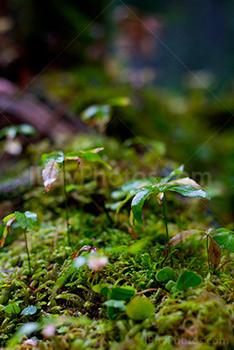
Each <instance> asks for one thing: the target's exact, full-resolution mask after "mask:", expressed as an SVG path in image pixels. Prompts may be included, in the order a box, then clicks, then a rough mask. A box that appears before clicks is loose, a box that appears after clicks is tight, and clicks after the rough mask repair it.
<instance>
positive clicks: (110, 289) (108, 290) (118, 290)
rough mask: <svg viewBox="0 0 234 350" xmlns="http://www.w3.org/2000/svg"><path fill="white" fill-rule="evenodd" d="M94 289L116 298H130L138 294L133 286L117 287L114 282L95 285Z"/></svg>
mask: <svg viewBox="0 0 234 350" xmlns="http://www.w3.org/2000/svg"><path fill="white" fill-rule="evenodd" d="M93 290H94V291H95V292H97V293H101V294H103V295H104V296H105V297H107V298H108V300H109V299H114V300H130V299H131V298H133V297H134V295H135V294H136V290H135V289H134V288H133V287H131V286H126V287H115V286H113V285H112V284H107V283H101V284H97V285H95V286H93Z"/></svg>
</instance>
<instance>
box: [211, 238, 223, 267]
mask: <svg viewBox="0 0 234 350" xmlns="http://www.w3.org/2000/svg"><path fill="white" fill-rule="evenodd" d="M209 239H210V244H209V256H210V262H211V265H212V266H213V267H214V268H215V269H216V267H218V266H219V263H220V259H221V248H220V246H219V245H218V243H217V242H216V241H215V240H214V239H213V238H212V237H210V236H209Z"/></svg>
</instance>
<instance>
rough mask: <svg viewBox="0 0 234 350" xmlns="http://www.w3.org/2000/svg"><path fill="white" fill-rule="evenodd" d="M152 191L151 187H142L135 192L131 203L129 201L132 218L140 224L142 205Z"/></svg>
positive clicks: (141, 222)
mask: <svg viewBox="0 0 234 350" xmlns="http://www.w3.org/2000/svg"><path fill="white" fill-rule="evenodd" d="M152 191H153V190H152V187H143V188H141V189H140V190H139V191H138V192H137V194H136V195H135V197H134V198H133V200H132V203H131V207H132V212H133V215H134V218H135V219H136V220H137V222H139V223H140V224H143V221H142V218H141V211H142V207H143V205H144V203H145V200H146V199H147V198H148V197H149V196H150V195H151V193H152Z"/></svg>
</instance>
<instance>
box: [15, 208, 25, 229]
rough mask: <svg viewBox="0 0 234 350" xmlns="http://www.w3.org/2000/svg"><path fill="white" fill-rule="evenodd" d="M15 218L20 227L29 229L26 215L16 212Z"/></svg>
mask: <svg viewBox="0 0 234 350" xmlns="http://www.w3.org/2000/svg"><path fill="white" fill-rule="evenodd" d="M15 218H16V221H17V222H18V224H19V225H20V227H22V228H26V227H27V219H26V216H25V214H24V213H20V212H19V211H15Z"/></svg>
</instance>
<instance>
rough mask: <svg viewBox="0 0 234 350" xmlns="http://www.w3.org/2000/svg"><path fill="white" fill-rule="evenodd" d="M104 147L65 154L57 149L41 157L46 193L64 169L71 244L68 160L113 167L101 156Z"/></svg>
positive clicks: (64, 186)
mask: <svg viewBox="0 0 234 350" xmlns="http://www.w3.org/2000/svg"><path fill="white" fill-rule="evenodd" d="M102 150H103V148H95V149H91V150H87V151H78V152H70V153H67V154H64V153H63V152H62V151H56V152H52V153H47V154H43V155H42V157H41V161H42V164H43V165H44V168H43V170H42V177H43V181H44V187H45V193H47V192H49V190H50V188H51V186H52V183H53V182H54V181H56V180H57V179H58V177H59V173H60V171H61V169H63V189H64V197H65V208H66V223H67V241H68V245H69V246H70V245H71V240H70V228H69V213H68V196H67V177H66V162H67V161H76V162H77V163H78V165H80V162H81V160H85V161H88V162H90V163H94V162H97V163H101V164H103V165H105V166H106V167H107V168H109V169H111V166H110V165H109V164H108V163H106V162H105V161H104V160H102V158H101V157H100V156H99V154H98V152H100V151H102Z"/></svg>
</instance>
